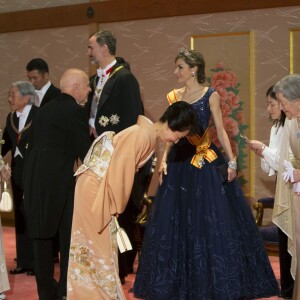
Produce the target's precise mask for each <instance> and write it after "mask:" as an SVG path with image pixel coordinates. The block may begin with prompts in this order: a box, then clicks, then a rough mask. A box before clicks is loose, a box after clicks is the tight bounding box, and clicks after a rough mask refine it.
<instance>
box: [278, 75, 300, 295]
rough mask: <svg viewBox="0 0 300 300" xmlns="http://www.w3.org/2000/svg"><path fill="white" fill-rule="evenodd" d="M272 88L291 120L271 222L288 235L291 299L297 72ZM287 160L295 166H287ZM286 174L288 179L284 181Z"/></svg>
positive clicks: (297, 200)
mask: <svg viewBox="0 0 300 300" xmlns="http://www.w3.org/2000/svg"><path fill="white" fill-rule="evenodd" d="M274 91H275V93H276V98H277V99H278V101H279V102H280V104H281V107H282V110H283V111H284V112H285V114H286V117H287V119H288V120H290V121H288V123H287V124H286V125H285V131H284V135H283V141H282V147H281V149H280V162H279V171H278V180H277V185H276V193H275V205H274V209H273V221H274V222H275V223H276V224H277V225H278V226H279V227H280V228H281V230H282V231H284V232H285V233H286V235H287V236H288V249H289V252H290V253H291V255H292V266H291V273H292V275H293V276H294V277H295V284H294V291H293V300H300V261H299V259H297V258H299V257H300V193H299V192H300V190H299V189H297V188H299V182H300V134H299V133H300V126H299V125H300V75H298V74H292V75H288V76H285V77H284V78H282V79H281V80H280V81H279V82H278V83H277V84H276V85H275V86H274ZM289 149H290V150H291V152H292V155H291V154H290V153H289V151H290V150H289ZM289 162H290V163H291V164H292V166H293V168H294V169H292V170H291V169H290V166H289V165H288V164H289ZM290 171H291V172H290ZM289 172H290V173H289ZM288 174H289V175H288ZM287 175H288V178H289V179H290V180H289V181H288V182H285V181H284V180H283V179H285V180H286V179H287Z"/></svg>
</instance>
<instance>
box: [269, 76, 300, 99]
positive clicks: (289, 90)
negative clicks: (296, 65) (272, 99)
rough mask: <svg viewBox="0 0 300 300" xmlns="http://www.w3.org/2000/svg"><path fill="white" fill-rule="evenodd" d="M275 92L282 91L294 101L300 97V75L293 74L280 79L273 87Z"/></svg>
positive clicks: (287, 97)
mask: <svg viewBox="0 0 300 300" xmlns="http://www.w3.org/2000/svg"><path fill="white" fill-rule="evenodd" d="M273 90H274V92H275V93H282V95H283V96H284V97H285V98H286V99H287V100H289V101H290V102H293V101H295V100H298V99H300V75H299V74H291V75H287V76H285V77H283V78H282V79H281V80H279V81H278V82H277V83H276V84H275V85H274V88H273Z"/></svg>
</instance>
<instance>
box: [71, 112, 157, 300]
mask: <svg viewBox="0 0 300 300" xmlns="http://www.w3.org/2000/svg"><path fill="white" fill-rule="evenodd" d="M155 144H156V133H155V130H154V127H153V126H152V122H151V121H150V120H148V119H147V118H146V117H144V116H139V118H138V121H137V124H136V125H134V126H131V127H129V128H127V129H125V130H123V131H121V132H120V133H118V134H117V135H114V133H113V132H104V133H103V134H102V135H101V136H100V137H98V138H97V139H96V140H95V141H94V143H93V145H92V146H91V148H90V150H89V152H88V154H87V155H86V158H85V160H84V163H83V165H82V166H81V167H80V168H79V169H78V171H77V172H76V174H75V175H79V176H78V180H77V183H76V189H75V200H74V214H73V224H72V235H71V246H70V255H69V266H68V282H67V299H68V300H72V299H89V300H93V299H95V300H96V299H97V300H99V299H126V298H125V296H124V293H123V289H122V285H121V283H120V279H119V270H118V251H117V242H116V225H115V222H112V216H114V215H115V214H120V213H122V212H123V211H124V209H125V207H126V205H127V202H128V199H129V196H130V193H131V189H132V185H133V180H134V175H135V173H136V171H137V169H138V168H139V167H141V166H142V165H143V164H144V163H145V162H146V161H147V160H148V159H149V158H150V157H151V155H152V154H153V151H154V149H155Z"/></svg>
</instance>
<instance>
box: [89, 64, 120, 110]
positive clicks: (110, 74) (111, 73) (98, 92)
mask: <svg viewBox="0 0 300 300" xmlns="http://www.w3.org/2000/svg"><path fill="white" fill-rule="evenodd" d="M112 68H113V67H111V68H110V69H108V70H107V71H106V74H109V76H108V79H107V80H109V79H110V78H111V77H112V76H113V75H114V74H115V73H117V72H118V71H120V70H121V69H123V68H124V67H123V66H119V67H117V68H115V69H114V70H113V71H112V72H111V70H112ZM99 79H100V86H99V88H98V87H97V85H98V81H99ZM103 81H104V75H101V76H95V77H94V79H93V83H92V87H93V90H94V93H95V96H96V99H97V104H98V103H99V100H100V97H101V93H102V90H103V88H104V86H105V83H106V82H105V83H104V85H103Z"/></svg>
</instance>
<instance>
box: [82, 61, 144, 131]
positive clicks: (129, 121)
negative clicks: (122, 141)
mask: <svg viewBox="0 0 300 300" xmlns="http://www.w3.org/2000/svg"><path fill="white" fill-rule="evenodd" d="M98 80H99V77H98V76H97V75H94V76H92V77H91V78H90V86H91V89H92V92H91V93H90V95H89V99H88V103H87V105H86V109H87V111H88V113H89V112H90V109H91V103H92V99H93V95H94V91H95V88H96V86H97V82H98ZM143 114H144V108H143V103H142V100H141V94H140V87H139V84H138V81H137V80H136V78H135V77H134V75H133V74H132V73H131V72H130V71H129V70H128V69H126V68H124V67H123V66H122V65H120V64H118V63H116V64H115V65H114V67H113V69H112V71H111V73H110V77H109V78H108V80H107V81H106V83H105V85H104V88H103V91H102V93H101V96H100V100H99V104H98V110H97V114H96V118H95V128H96V131H97V134H98V135H100V134H102V133H103V132H104V131H108V130H111V131H114V132H116V133H118V132H120V131H121V130H123V129H125V128H127V127H129V126H132V125H134V124H136V121H137V118H138V116H139V115H143ZM100 119H101V121H100ZM99 122H101V124H100V123H99Z"/></svg>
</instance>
